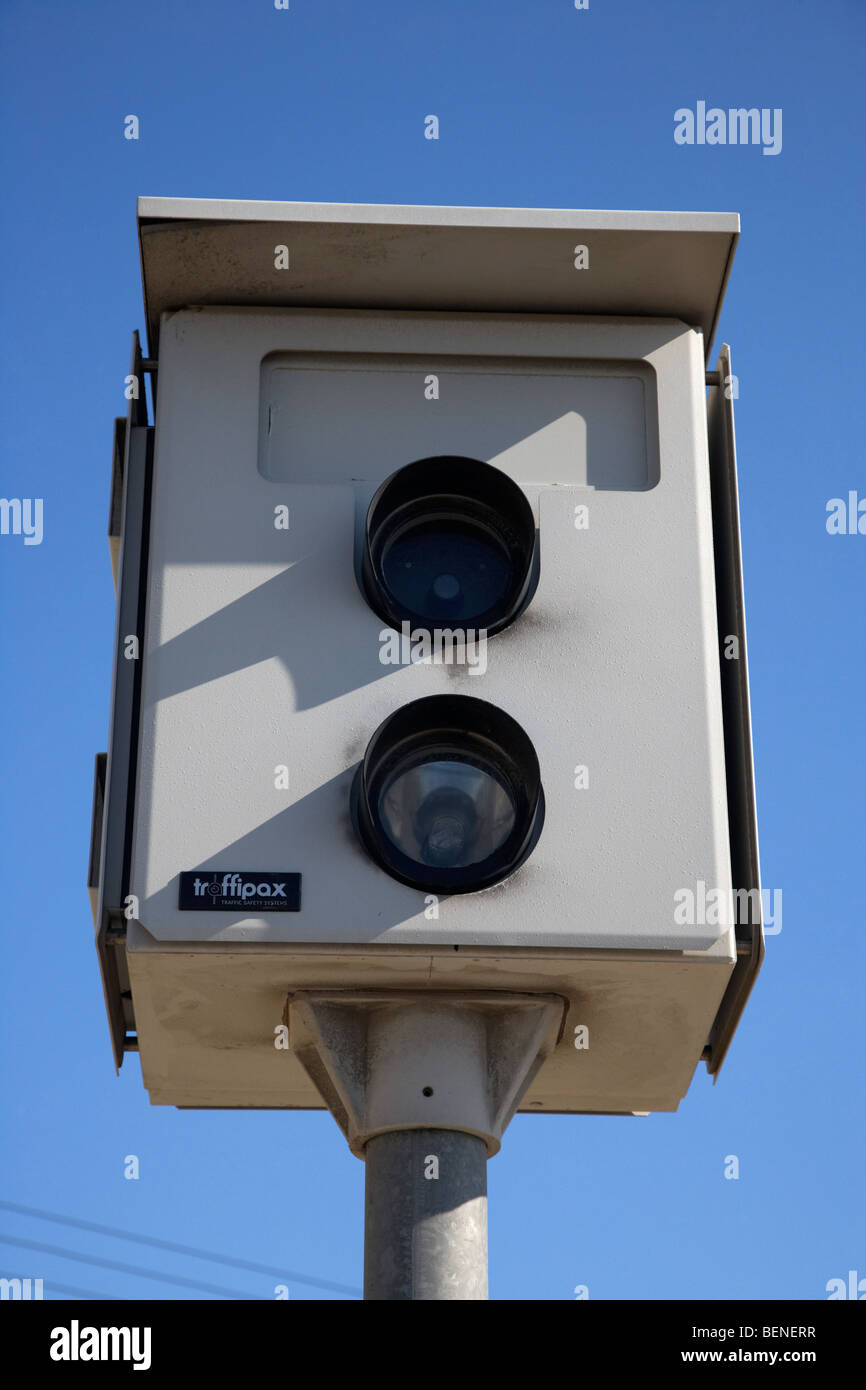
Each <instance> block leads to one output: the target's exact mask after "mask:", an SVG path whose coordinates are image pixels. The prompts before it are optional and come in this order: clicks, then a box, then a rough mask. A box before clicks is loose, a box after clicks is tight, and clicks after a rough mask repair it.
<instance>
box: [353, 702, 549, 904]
mask: <svg viewBox="0 0 866 1390" xmlns="http://www.w3.org/2000/svg"><path fill="white" fill-rule="evenodd" d="M352 812H353V818H354V822H355V826H356V829H357V831H358V834H359V836H360V839H361V842H362V843H363V845H364V846H365V848H366V849H367V852H368V853H369V854H370V855H371V857H372V858H373V859H375V860H376V862H377V863H378V864H379V865H380V866H381V867H382V868H383V869H385V870H386V871H387V872H388V873H389V874H391V875H392V876H393V877H394V878H398V879H400V881H401V882H403V883H407V884H410V885H411V886H412V887H417V888H422V889H424V890H426V891H431V892H437V891H438V892H453V893H466V892H473V891H477V890H478V889H480V888H486V887H490V886H491V885H492V884H493V883H497V882H499V881H500V880H501V879H503V878H506V877H507V876H508V875H509V874H511V873H513V872H514V870H515V869H516V868H517V867H518V866H519V865H520V864H522V863H523V861H524V860H525V859H526V858H527V856H528V855H529V854H530V853H531V851H532V849H533V848H534V846H535V844H536V841H537V840H538V836H539V835H540V833H541V827H542V824H543V820H544V796H543V792H542V788H541V779H540V773H539V768H538V759H537V757H536V754H535V749H534V748H533V746H532V742H531V740H530V739H529V738H528V737H527V735H526V734H525V732H524V731H523V729H521V727H520V725H519V724H517V723H516V722H515V721H514V720H513V719H512V718H511V717H510V715H507V714H505V713H504V711H503V710H500V709H498V708H497V707H496V706H495V705H491V704H488V703H487V702H486V701H484V700H476V699H473V698H471V697H470V696H461V695H434V696H430V697H429V698H427V699H424V700H416V701H414V702H413V703H412V704H409V705H405V706H404V707H403V708H402V709H400V710H398V711H397V712H396V713H395V714H393V715H391V717H390V718H389V719H386V720H385V722H384V724H382V725H381V726H380V727H379V729H378V730H377V731H376V733H375V734H374V735H373V738H372V739H371V740H370V745H369V747H368V749H367V752H366V754H365V756H364V760H363V762H362V763H361V766H360V767H359V769H358V772H357V774H356V776H355V781H354V784H353V788H352Z"/></svg>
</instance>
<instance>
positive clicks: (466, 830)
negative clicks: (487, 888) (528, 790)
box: [378, 759, 515, 869]
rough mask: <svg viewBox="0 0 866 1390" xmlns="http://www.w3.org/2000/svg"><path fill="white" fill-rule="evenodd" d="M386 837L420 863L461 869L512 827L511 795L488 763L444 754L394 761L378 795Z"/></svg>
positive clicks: (484, 856)
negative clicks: (410, 762) (400, 762)
mask: <svg viewBox="0 0 866 1390" xmlns="http://www.w3.org/2000/svg"><path fill="white" fill-rule="evenodd" d="M378 812H379V819H380V822H381V825H382V828H383V829H384V831H385V833H386V834H387V836H388V838H389V839H390V840H391V842H392V843H393V844H394V845H395V846H396V848H397V849H399V850H400V851H401V852H402V853H403V854H405V855H407V856H408V857H409V858H410V859H414V860H416V861H417V862H418V863H419V864H427V865H429V866H431V867H434V868H442V869H446V868H447V869H462V868H466V867H467V866H469V865H472V864H479V863H481V861H482V860H484V859H487V858H488V857H489V856H490V855H491V854H494V853H495V852H496V850H498V849H499V848H500V847H501V846H502V845H503V844H504V843H505V841H506V840H507V839H508V836H509V835H510V834H511V832H512V830H513V829H514V823H515V807H514V800H513V798H512V795H511V793H510V791H509V790H508V788H507V787H506V784H505V783H504V781H502V780H501V779H500V777H499V776H498V775H497V774H496V773H495V772H494V771H493V769H492V768H489V767H483V766H481V765H480V764H477V763H469V762H457V761H451V760H448V759H442V760H434V761H430V762H419V763H416V764H415V765H414V766H411V767H408V768H407V767H406V765H405V763H404V764H403V765H402V766H398V767H397V768H396V769H395V770H394V772H393V773H392V774H391V775H390V776H389V777H388V778H387V779H386V780H385V783H384V785H383V787H382V790H381V792H380V795H379V803H378Z"/></svg>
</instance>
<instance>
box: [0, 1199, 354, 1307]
mask: <svg viewBox="0 0 866 1390" xmlns="http://www.w3.org/2000/svg"><path fill="white" fill-rule="evenodd" d="M0 1208H3V1209H4V1210H6V1211H14V1212H16V1213H18V1214H19V1215H20V1216H35V1217H36V1218H37V1219H38V1220H39V1221H56V1222H59V1223H60V1225H62V1226H75V1227H77V1228H78V1229H79V1230H81V1231H95V1232H96V1233H97V1234H98V1235H103V1236H113V1237H114V1238H115V1239H118V1240H131V1241H138V1243H139V1244H140V1245H152V1246H154V1247H155V1248H156V1249H157V1250H171V1251H172V1252H173V1253H174V1254H176V1255H192V1256H193V1257H194V1258H195V1259H197V1260H210V1261H211V1263H212V1264H222V1265H232V1266H234V1267H235V1268H236V1269H246V1270H249V1271H250V1273H252V1274H269V1275H273V1276H274V1277H275V1278H277V1279H284V1280H285V1279H292V1280H294V1282H295V1283H296V1284H310V1285H312V1287H313V1288H317V1289H328V1290H329V1291H330V1292H331V1293H348V1294H355V1295H356V1296H357V1297H360V1296H361V1290H360V1289H359V1288H355V1287H353V1286H352V1285H351V1284H335V1283H334V1282H333V1281H332V1280H330V1279H316V1278H314V1277H313V1276H312V1275H310V1274H298V1273H297V1272H296V1271H294V1270H290V1269H283V1268H280V1267H279V1266H276V1265H265V1264H256V1263H255V1262H253V1261H252V1260H240V1259H238V1258H237V1257H236V1256H233V1255H218V1254H216V1253H215V1252H214V1251H213V1250H200V1249H199V1248H198V1247H197V1246H194V1245H178V1244H177V1242H176V1241H173V1240H161V1239H160V1238H159V1237H157V1236H145V1235H141V1234H138V1233H136V1232H135V1231H123V1230H121V1229H120V1228H119V1227H117V1226H102V1225H100V1224H99V1223H98V1222H96V1221H82V1220H80V1219H79V1218H77V1217H74V1216H61V1215H59V1214H58V1213H57V1212H52V1211H42V1210H40V1208H39V1207H25V1206H21V1205H20V1204H19V1203H18V1202H4V1201H2V1200H0Z"/></svg>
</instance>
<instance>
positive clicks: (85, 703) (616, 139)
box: [0, 0, 866, 1300]
mask: <svg viewBox="0 0 866 1390" xmlns="http://www.w3.org/2000/svg"><path fill="white" fill-rule="evenodd" d="M0 22H2V30H3V49H4V54H5V56H4V58H3V60H2V81H0V110H2V122H3V126H4V128H5V138H4V141H3V154H2V183H3V189H4V193H5V195H6V196H5V198H4V208H3V212H2V241H3V253H2V261H0V266H2V274H0V281H2V289H0V294H2V319H3V323H4V325H5V331H4V333H3V335H2V337H0V412H2V435H3V438H2V477H0V493H2V495H3V496H5V497H31V498H34V497H41V498H43V499H44V536H43V540H42V543H41V545H38V546H37V545H33V546H24V545H23V541H22V537H20V536H18V537H16V536H11V535H7V536H0V605H2V606H0V622H2V629H0V630H2V650H3V657H4V660H3V673H2V694H0V701H2V709H0V714H2V725H0V727H2V730H3V734H2V737H3V754H4V758H3V762H4V773H3V778H2V793H0V794H2V815H3V828H2V839H0V843H2V847H3V851H4V865H5V867H4V870H3V885H4V893H3V908H4V912H3V919H4V920H3V945H4V956H5V963H4V970H3V976H4V981H3V994H4V996H5V997H4V1008H3V1056H4V1062H5V1065H4V1068H3V1071H4V1104H3V1129H4V1144H3V1150H4V1158H3V1164H2V1178H0V1197H2V1198H3V1199H4V1200H5V1201H7V1202H12V1203H16V1204H23V1205H25V1206H29V1207H32V1208H37V1209H44V1210H47V1211H49V1212H52V1213H56V1214H59V1215H63V1216H66V1217H71V1218H79V1219H83V1220H86V1221H91V1222H96V1223H100V1224H103V1225H106V1226H110V1227H113V1228H118V1229H123V1230H126V1231H132V1232H137V1233H143V1234H148V1235H150V1236H153V1237H155V1238H161V1239H165V1240H169V1241H175V1242H179V1243H182V1244H185V1245H188V1246H195V1247H202V1248H206V1249H209V1250H212V1251H217V1252H222V1253H224V1254H226V1255H227V1256H229V1257H236V1258H237V1259H240V1260H247V1261H252V1262H257V1263H261V1264H266V1265H271V1266H275V1267H279V1268H285V1270H286V1271H287V1278H286V1281H285V1282H287V1283H288V1284H289V1286H290V1288H291V1296H292V1298H293V1299H297V1298H320V1297H335V1298H343V1297H348V1296H350V1295H347V1294H343V1293H338V1292H331V1293H328V1292H324V1291H322V1290H319V1289H316V1288H312V1287H309V1286H305V1285H303V1284H302V1283H301V1282H300V1281H298V1280H297V1279H296V1278H295V1277H294V1274H306V1275H309V1276H311V1277H316V1278H319V1279H322V1280H330V1281H333V1282H335V1283H337V1284H341V1285H345V1286H347V1287H349V1288H352V1287H354V1288H358V1287H359V1286H360V1283H361V1272H362V1237H363V1177H364V1170H363V1165H362V1164H361V1163H359V1162H358V1160H357V1159H355V1158H353V1157H352V1156H351V1155H350V1154H349V1151H348V1149H347V1147H346V1145H345V1143H344V1141H343V1139H342V1137H341V1135H340V1134H339V1131H338V1130H337V1128H336V1126H335V1124H334V1122H333V1121H332V1120H331V1119H330V1117H329V1116H327V1115H319V1114H303V1113H289V1112H286V1113H254V1114H238V1113H233V1112H214V1113H207V1112H202V1113H190V1112H181V1111H176V1110H173V1109H162V1108H156V1107H151V1106H150V1105H149V1104H148V1100H147V1095H146V1092H145V1091H144V1089H143V1087H142V1085H141V1077H140V1069H139V1066H138V1062H137V1059H135V1058H130V1059H128V1061H127V1063H126V1065H125V1066H124V1068H123V1071H122V1073H121V1076H120V1078H119V1079H116V1078H115V1076H114V1072H113V1067H112V1062H111V1055H110V1047H109V1041H108V1032H107V1025H106V1022H105V1017H104V1010H103V1003H102V993H101V986H100V982H99V975H98V970H97V964H96V957H95V952H94V949H93V941H92V925H91V918H90V909H89V904H88V898H87V892H86V887H85V881H86V870H87V851H88V842H89V833H90V797H91V776H92V762H93V755H94V753H95V752H97V751H98V750H100V749H104V748H105V747H106V739H107V726H108V709H109V689H110V679H111V658H112V640H113V608H114V595H113V588H112V582H111V569H110V564H109V555H108V546H107V542H106V538H105V530H106V518H107V507H108V485H109V468H110V447H111V431H112V422H113V419H114V417H115V416H116V415H120V414H123V413H125V402H124V400H123V378H124V376H125V374H126V372H127V370H128V360H129V340H130V333H131V331H132V329H134V328H139V329H143V322H142V306H141V287H140V279H139V267H138V249H137V242H136V232H135V200H136V196H137V195H139V194H153V195H163V196H177V197H202V198H212V197H229V198H260V199H274V200H279V199H287V200H293V201H332V202H389V203H428V204H467V205H482V206H483V205H493V206H526V207H563V208H645V209H688V210H692V209H694V210H731V211H736V212H739V213H740V214H741V217H742V237H741V241H740V245H739V249H738V251H737V256H736V260H735V263H734V268H733V274H732V278H731V282H730V286H729V289H728V294H727V299H726V302H725V308H724V312H723V316H722V322H721V331H720V333H719V335H718V337H717V340H716V346H718V344H719V342H721V341H722V340H725V341H728V342H730V343H731V345H732V353H733V365H734V370H735V372H736V373H737V375H738V377H739V390H740V395H739V399H738V400H737V402H736V420H737V434H738V449H739V465H740V489H741V510H742V525H743V554H744V567H745V578H746V601H747V617H748V632H749V644H750V650H749V660H750V671H751V688H752V715H753V732H754V742H755V761H756V775H757V790H758V811H759V826H760V841H761V859H762V876H763V882H764V885H765V887H768V888H770V889H771V890H772V889H781V890H782V892H783V901H784V915H783V928H782V931H781V932H780V933H779V934H778V935H776V936H773V937H770V938H769V940H768V943H767V958H766V962H765V966H764V970H763V973H762V976H761V978H760V980H759V982H758V985H757V987H756V989H755V992H754V994H753V996H752V999H751V1001H750V1004H749V1006H748V1008H747V1011H746V1014H745V1017H744V1019H743V1021H742V1023H741V1025H740V1028H739V1030H738V1034H737V1037H736V1039H735V1042H734V1045H733V1047H732V1050H731V1053H730V1055H729V1057H728V1060H727V1062H726V1064H725V1068H724V1071H723V1074H722V1077H721V1079H720V1081H719V1084H718V1085H717V1086H715V1087H713V1085H712V1084H711V1081H710V1079H709V1078H708V1077H707V1075H706V1073H705V1072H704V1070H703V1068H702V1067H701V1068H700V1069H699V1070H698V1072H697V1073H696V1076H695V1079H694V1081H693V1083H692V1088H691V1091H690V1093H689V1095H688V1096H687V1097H686V1099H685V1100H684V1101H683V1103H682V1104H681V1106H680V1110H679V1113H678V1114H676V1115H655V1116H652V1117H650V1118H648V1119H641V1120H637V1119H636V1120H626V1119H614V1118H610V1119H604V1118H591V1117H534V1116H533V1117H518V1118H517V1119H516V1120H515V1121H514V1122H513V1123H512V1125H511V1127H510V1129H509V1131H508V1133H507V1135H506V1138H505V1142H504V1145H503V1148H502V1151H501V1153H500V1154H499V1155H498V1156H497V1157H496V1158H495V1159H494V1160H493V1161H492V1162H491V1164H490V1165H489V1192H490V1264H491V1297H492V1298H495V1299H543V1300H549V1299H553V1300H557V1299H569V1298H573V1296H574V1295H573V1290H574V1287H575V1286H576V1285H578V1284H585V1285H588V1287H589V1290H590V1297H591V1298H593V1299H595V1298H615V1299H638V1298H664V1299H669V1298H681V1297H687V1298H695V1297H697V1298H722V1299H727V1298H753V1297H771V1298H800V1299H821V1298H824V1297H826V1293H825V1286H826V1283H827V1281H828V1280H829V1279H832V1278H835V1277H843V1278H845V1277H847V1271H848V1270H849V1269H857V1270H858V1271H859V1275H860V1277H861V1278H862V1277H866V1240H864V1229H863V1209H862V1192H863V1183H862V1172H863V1167H864V1153H863V1148H864V1126H863V1069H862V1002H861V997H862V991H863V965H864V948H863V940H864V876H863V860H864V854H863V820H864V817H863V786H864V757H863V754H864V727H863V699H864V661H863V633H862V614H863V593H864V576H866V536H863V535H845V536H835V535H829V534H828V532H827V529H826V525H825V522H826V517H827V511H826V507H827V502H828V501H829V499H831V498H834V497H843V498H847V496H848V493H849V492H850V491H852V490H857V491H858V493H859V497H860V498H861V499H863V498H866V468H864V463H863V442H862V441H863V435H864V419H863V415H864V399H866V396H864V392H863V388H862V381H863V366H864V364H863V348H862V322H861V320H862V314H861V312H860V309H859V305H858V300H860V301H861V302H862V292H863V269H862V264H863V259H862V258H863V250H862V219H863V172H862V148H861V145H862V142H861V129H862V105H861V103H862V96H861V93H862V81H861V80H860V78H861V74H862V60H863V49H864V38H866V10H864V8H863V6H862V4H861V3H860V0H847V3H846V0H822V3H821V4H820V5H819V4H815V3H805V2H804V0H784V3H782V2H781V0H776V2H775V3H774V2H773V0H765V3H762V4H761V5H755V4H754V3H753V2H752V0H729V3H728V4H727V5H726V6H725V7H724V9H723V10H720V9H718V8H713V7H711V6H706V5H698V4H689V5H684V4H673V3H663V2H660V3H651V2H650V0H645V2H644V3H639V2H638V0H619V2H618V3H615V0H590V7H589V9H588V10H586V11H582V12H578V11H576V10H575V9H574V7H573V4H572V3H571V0H533V3H531V4H529V3H518V0H472V3H471V5H466V4H465V3H459V0H440V3H437V4H426V3H420V0H400V2H399V3H398V0H367V3H365V4H358V3H357V0H332V2H331V3H324V2H323V0H318V3H316V2H315V0H291V5H290V9H289V10H288V11H285V12H282V11H280V12H278V11H276V10H275V8H274V6H273V4H272V3H270V0H243V3H241V0H238V3H235V4H228V3H224V2H223V0H212V2H211V0H208V2H207V3H205V2H204V0H191V3H185V4H183V5H177V4H176V3H171V2H169V0H150V3H149V4H148V5H147V6H145V7H141V6H138V7H136V6H118V5H116V4H108V3H102V0H89V3H88V4H87V5H85V6H69V5H66V4H62V3H56V2H53V0H46V3H40V4H39V5H33V4H32V3H21V0H7V3H6V4H5V5H4V7H3V13H2V20H0ZM700 100H705V101H706V102H707V104H708V106H714V105H717V106H719V107H722V108H728V107H738V106H756V107H759V108H768V109H775V108H781V110H782V112H783V144H782V149H781V152H780V153H779V154H777V155H774V156H766V155H764V154H762V151H761V148H760V147H756V146H708V145H704V146H699V145H694V146H679V145H677V144H676V143H675V142H674V138H673V132H674V112H675V111H676V110H677V109H678V108H681V107H692V108H694V107H695V105H696V103H697V102H698V101H700ZM130 113H134V114H136V115H138V117H139V119H140V139H139V140H138V141H128V140H125V139H124V138H123V123H124V117H125V116H126V115H128V114H130ZM429 113H435V114H437V115H438V116H439V119H440V138H439V140H438V141H429V140H425V139H424V136H423V123H424V117H425V116H426V115H427V114H429ZM128 1154H136V1155H138V1157H139V1161H140V1177H139V1179H138V1180H137V1181H129V1180H126V1179H125V1178H124V1175H123V1174H124V1159H125V1156H126V1155H128ZM729 1154H736V1155H737V1156H738V1157H739V1161H740V1177H739V1179H738V1180H736V1181H729V1180H726V1179H725V1177H724V1166H725V1157H726V1155H729ZM0 1232H2V1233H4V1234H5V1235H6V1236H10V1237H14V1238H15V1239H16V1240H19V1241H32V1242H38V1243H41V1244H43V1245H52V1246H55V1247H62V1248H65V1249H67V1250H71V1251H74V1252H76V1253H79V1254H85V1255H88V1256H92V1257H93V1258H95V1259H105V1260H114V1261H119V1262H123V1263H126V1264H128V1265H131V1266H133V1267H135V1268H139V1269H141V1268H147V1269H150V1270H154V1271H157V1272H158V1273H161V1274H171V1275H175V1276H177V1277H178V1278H187V1279H191V1280H200V1281H204V1282H208V1283H211V1284H213V1285H220V1286H222V1287H225V1288H228V1289H232V1290H236V1291H238V1292H241V1293H244V1294H246V1295H248V1296H251V1297H262V1298H269V1297H272V1296H273V1286H274V1284H275V1283H276V1282H278V1281H277V1280H276V1279H275V1278H274V1277H272V1276H269V1275H267V1274H259V1273H253V1272H251V1271H249V1270H240V1269H237V1268H231V1267H228V1266H227V1267H225V1268H218V1267H217V1266H216V1265H213V1264H207V1263H204V1262H202V1261H198V1260H196V1259H193V1258H192V1257H188V1256H181V1255H179V1254H176V1253H173V1252H169V1251H165V1250H154V1249H147V1248H145V1247H144V1246H141V1245H137V1244H135V1243H130V1242H126V1243H123V1242H121V1241H119V1240H114V1239H111V1238H109V1237H107V1236H104V1235H101V1234H98V1233H96V1232H92V1231H82V1230H79V1229H76V1228H71V1227H64V1226H62V1225H60V1224H57V1223H54V1222H48V1221H42V1220H39V1219H36V1218H35V1217H32V1216H25V1215H23V1214H21V1213H19V1212H13V1211H9V1210H8V1209H3V1208H0ZM290 1272H293V1273H292V1274H291V1277H290ZM0 1273H4V1274H8V1275H16V1274H17V1275H28V1274H30V1275H32V1276H34V1277H43V1278H44V1279H45V1281H46V1286H47V1291H50V1290H51V1289H52V1288H56V1286H58V1285H64V1286H66V1287H79V1288H83V1289H88V1290H93V1291H95V1292H101V1293H103V1294H112V1295H113V1296H115V1297H122V1298H130V1297H147V1298H149V1297H169V1298H184V1297H195V1296H197V1295H196V1293H195V1292H194V1291H193V1290H191V1289H188V1288H185V1287H176V1286H171V1285H169V1284H166V1283H162V1282H159V1281H157V1280H153V1279H146V1278H144V1277H142V1276H141V1275H140V1274H135V1273H120V1272H118V1271H116V1270H110V1269H106V1268H102V1267H98V1266H89V1265H86V1264H84V1263H76V1262H74V1261H72V1260H70V1259H68V1258H65V1257H62V1256H60V1255H57V1254H53V1253H47V1252H46V1251H44V1250H43V1251H34V1250H32V1249H31V1248H30V1247H28V1246H21V1245H17V1246H16V1245H9V1244H6V1245H2V1244H0ZM864 1287H866V1286H864Z"/></svg>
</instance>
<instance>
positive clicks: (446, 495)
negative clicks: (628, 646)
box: [361, 454, 538, 636]
mask: <svg viewBox="0 0 866 1390" xmlns="http://www.w3.org/2000/svg"><path fill="white" fill-rule="evenodd" d="M361 582H362V586H363V591H364V595H365V597H366V599H367V602H368V603H369V605H370V607H371V608H372V609H373V611H374V612H375V613H376V614H378V616H379V617H380V618H381V619H382V620H383V622H386V623H387V624H388V626H389V627H393V628H396V629H398V630H399V629H400V627H401V624H402V623H404V622H409V623H411V624H412V625H413V626H414V627H421V628H430V627H433V626H436V625H438V624H440V623H441V624H444V625H447V626H449V627H452V626H454V625H458V624H459V625H460V626H462V627H464V628H469V627H471V628H474V629H483V630H484V631H485V632H486V633H487V634H488V635H489V636H492V635H493V634H494V633H496V632H500V631H501V630H502V629H503V628H505V627H508V625H509V624H510V623H513V622H514V620H515V619H516V618H517V617H518V616H519V615H520V614H521V613H522V612H523V610H524V608H525V607H526V606H527V604H528V603H529V601H530V599H531V598H532V594H533V592H534V590H535V587H536V585H537V582H538V555H537V537H536V527H535V518H534V516H533V513H532V508H531V507H530V505H529V502H528V501H527V499H526V496H525V494H524V492H523V491H522V489H521V488H519V487H518V486H517V484H516V483H515V482H513V481H512V480H511V478H509V477H508V475H507V474H505V473H503V472H501V470H500V469H498V468H493V467H492V466H491V465H490V464H489V463H482V462H481V461H480V460H479V459H473V458H463V457H460V456H458V455H450V454H447V455H446V454H443V455H439V456H437V457H434V458H425V459H419V460H418V461H417V462H415V463H409V464H406V466H405V467H403V468H400V469H398V470H397V472H396V473H392V474H391V476H390V477H389V478H387V479H386V480H385V482H384V483H383V484H382V486H381V487H380V488H379V490H378V492H377V493H376V495H375V496H374V498H373V500H372V502H371V503H370V507H369V510H368V512H367V521H366V527H365V533H364V548H363V555H362V559H361Z"/></svg>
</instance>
